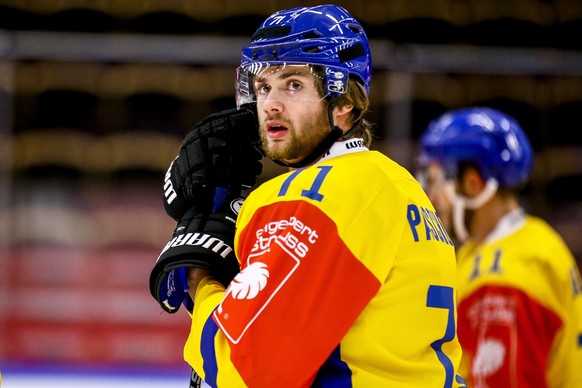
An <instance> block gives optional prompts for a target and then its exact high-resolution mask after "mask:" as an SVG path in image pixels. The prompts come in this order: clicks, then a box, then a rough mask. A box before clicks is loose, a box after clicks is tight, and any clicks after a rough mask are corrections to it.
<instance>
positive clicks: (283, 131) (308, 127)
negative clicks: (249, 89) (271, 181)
mask: <svg viewBox="0 0 582 388" xmlns="http://www.w3.org/2000/svg"><path fill="white" fill-rule="evenodd" d="M318 82H319V81H318V80H317V79H316V78H315V76H314V75H313V74H312V72H311V69H310V67H307V66H286V67H278V68H276V69H269V70H268V71H265V73H263V74H260V75H259V76H257V78H256V79H255V84H254V87H255V93H256V94H257V112H258V115H259V134H260V136H261V143H262V146H263V149H264V150H265V153H266V154H267V156H269V157H270V158H271V159H275V160H280V161H284V162H287V163H296V162H298V161H301V160H302V159H303V158H305V157H306V156H307V155H309V154H310V153H311V152H312V151H313V150H314V149H315V148H316V147H317V145H318V144H319V143H320V142H321V141H322V140H323V138H324V137H325V136H326V135H327V133H328V132H329V131H330V125H329V122H328V119H327V102H326V101H325V99H324V98H323V97H322V96H321V93H320V92H319V89H320V88H318Z"/></svg>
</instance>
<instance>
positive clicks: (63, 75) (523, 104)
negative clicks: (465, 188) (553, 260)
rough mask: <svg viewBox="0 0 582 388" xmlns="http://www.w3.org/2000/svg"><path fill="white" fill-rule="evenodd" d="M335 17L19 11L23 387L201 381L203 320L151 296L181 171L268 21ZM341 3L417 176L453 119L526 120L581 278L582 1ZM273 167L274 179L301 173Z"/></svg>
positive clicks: (96, 6) (51, 2)
mask: <svg viewBox="0 0 582 388" xmlns="http://www.w3.org/2000/svg"><path fill="white" fill-rule="evenodd" d="M319 3H321V2H313V1H289V0H262V1H254V0H246V1H238V0H100V1H95V0H0V370H1V371H2V375H3V379H4V383H5V386H6V387H8V388H11V387H12V386H14V387H16V386H17V383H16V382H17V381H23V380H18V379H23V378H28V379H29V380H27V381H26V382H24V383H22V384H28V386H32V385H33V384H32V383H31V381H33V380H34V379H35V378H38V379H42V378H43V377H42V376H44V375H46V374H47V373H53V376H52V377H51V380H52V381H53V382H54V381H56V377H55V375H54V373H57V375H58V376H63V375H64V376H68V377H69V379H70V380H71V379H72V380H71V381H76V380H75V378H77V377H78V375H79V374H81V375H89V376H93V377H92V378H94V379H95V381H96V382H98V383H101V386H108V387H113V386H114V385H113V383H111V382H110V381H109V380H106V379H104V378H103V377H99V373H105V374H106V375H107V376H109V377H111V376H118V375H119V374H122V375H123V376H124V378H126V379H127V378H128V376H129V379H128V380H126V381H125V382H124V383H123V385H122V386H124V387H129V386H130V385H129V384H130V383H129V382H128V381H131V382H133V383H135V384H137V385H139V386H141V387H142V388H145V387H149V386H150V385H147V384H146V383H145V382H143V381H139V382H138V380H139V378H138V377H137V376H142V377H143V376H145V378H146V380H148V381H149V382H150V383H152V384H157V383H156V381H158V380H156V378H158V377H159V378H160V379H167V380H164V381H165V382H164V383H161V382H160V383H159V384H157V385H152V386H164V387H170V386H174V385H171V384H172V383H171V382H170V381H175V380H177V381H179V383H177V385H175V386H184V387H186V386H187V378H188V370H187V368H185V365H184V363H183V361H182V345H183V343H184V341H185V338H186V336H187V333H188V323H189V319H188V317H187V316H186V314H185V313H182V312H180V313H178V314H176V315H172V316H170V315H168V314H162V313H161V309H160V308H159V307H158V306H157V304H156V302H155V301H154V300H153V298H152V297H151V296H150V294H149V289H148V276H149V272H150V269H151V267H152V265H153V263H154V262H155V260H156V258H157V256H158V253H159V251H160V249H161V248H162V247H163V245H165V243H166V241H167V239H168V238H169V236H170V234H171V232H172V230H173V228H174V225H175V224H174V222H173V221H172V220H171V219H169V217H167V216H166V215H165V213H164V211H163V207H162V202H161V184H162V181H163V175H164V173H165V170H166V168H167V166H168V165H169V162H170V161H171V160H172V159H173V157H174V156H175V155H176V153H177V150H178V147H179V145H180V142H181V139H182V137H183V136H184V134H185V133H186V132H187V131H188V129H189V128H190V127H191V125H193V124H194V123H195V122H196V121H198V120H200V119H202V118H203V117H205V116H206V115H208V114H210V113H212V112H215V111H217V110H220V109H225V108H230V107H233V106H234V97H233V92H234V77H235V68H236V66H237V64H238V61H239V55H240V49H241V47H242V46H243V45H245V44H247V43H248V42H249V37H250V36H251V35H252V33H253V32H254V31H255V29H256V28H257V27H258V26H259V24H260V23H261V22H262V21H263V20H264V19H265V18H266V17H267V16H268V15H270V14H271V13H272V12H274V11H276V10H278V9H283V8H291V7H294V6H299V5H316V4H319ZM336 4H339V5H343V6H345V7H346V8H347V9H348V10H349V11H350V12H351V13H352V14H353V15H354V16H355V17H356V18H357V19H358V20H359V21H360V22H361V23H362V24H363V25H364V26H365V28H366V31H367V33H368V37H369V38H370V40H371V46H372V56H373V67H374V69H373V78H372V79H373V81H372V89H371V100H372V109H371V114H370V116H369V118H370V120H371V121H372V122H373V123H375V124H376V129H375V130H376V135H377V140H376V142H375V145H374V148H376V149H379V150H381V151H383V152H385V153H387V154H388V155H389V156H391V157H392V158H393V159H395V160H396V161H398V162H400V163H401V164H403V165H405V166H406V167H408V168H409V169H411V170H414V169H415V154H416V150H417V140H418V138H419V136H420V134H421V133H422V131H423V130H424V128H425V127H426V125H427V124H428V122H429V121H430V120H432V119H434V118H436V117H437V116H438V115H440V114H441V113H443V112H444V111H446V110H448V109H451V108H455V107H461V106H467V105H485V106H491V107H494V108H498V109H501V110H503V111H505V112H507V113H509V114H511V115H513V116H514V117H515V118H516V119H517V120H518V121H519V122H520V123H521V124H522V126H523V128H524V129H525V131H526V132H527V134H528V135H529V137H530V139H531V141H532V144H533V146H534V149H535V153H536V160H535V168H534V174H533V177H532V180H531V182H530V184H529V185H528V187H527V188H526V190H525V191H524V193H523V200H524V202H523V203H524V205H525V207H526V208H527V210H528V211H530V212H532V213H533V214H536V215H539V216H541V217H543V218H545V219H546V220H548V221H549V222H550V223H551V224H552V225H553V226H554V227H555V228H556V229H557V230H558V231H559V232H560V233H561V234H562V236H563V237H564V239H565V240H566V242H567V243H568V245H569V246H570V248H571V249H572V251H573V252H574V254H575V256H576V258H577V260H578V262H579V263H581V262H582V238H580V237H581V236H580V230H581V229H580V221H581V220H582V189H581V186H582V121H581V120H580V115H581V112H582V38H581V37H582V0H416V1H409V0H366V1H361V0H352V1H336ZM264 163H265V171H264V174H263V176H262V177H261V178H260V181H263V180H265V179H267V178H269V177H270V176H273V175H274V174H278V173H280V172H281V171H283V170H282V169H281V168H280V167H277V166H276V165H274V164H273V163H272V162H270V161H269V160H265V161H264ZM55 371H56V372H55ZM154 375H155V376H157V377H155V378H154V377H152V376H154ZM39 376H41V377H39ZM76 376H77V377H76ZM95 376H97V377H95ZM30 379H33V380H30ZM172 379H174V380H172ZM106 381H108V382H106ZM160 381H161V380H160ZM184 381H186V382H184ZM11 382H12V384H11ZM37 383H38V381H37V380H34V384H37ZM75 384H76V383H73V385H75ZM39 385H40V384H39ZM80 385H81V384H77V386H80ZM137 385H136V386H137ZM18 386H20V385H18ZM21 386H27V385H21ZM42 386H45V387H48V386H49V385H47V381H44V382H43V384H42ZM50 386H52V385H50ZM54 386H65V385H64V383H62V384H60V385H58V384H57V385H54ZM71 386H72V385H71ZM83 386H89V385H88V384H87V383H86V382H85V383H83Z"/></svg>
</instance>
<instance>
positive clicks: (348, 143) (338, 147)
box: [318, 137, 368, 163]
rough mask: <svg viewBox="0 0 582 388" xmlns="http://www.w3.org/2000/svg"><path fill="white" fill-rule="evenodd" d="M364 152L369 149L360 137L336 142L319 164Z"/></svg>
mask: <svg viewBox="0 0 582 388" xmlns="http://www.w3.org/2000/svg"><path fill="white" fill-rule="evenodd" d="M362 151H368V147H366V146H365V145H364V140H363V139H360V138H358V137H355V138H352V139H348V140H342V141H336V142H335V143H333V145H332V146H331V148H330V149H329V150H328V151H327V152H326V153H325V154H324V155H323V156H322V157H321V159H319V162H322V161H324V160H328V159H331V158H335V157H336V156H340V155H345V154H351V153H354V152H362ZM319 162H318V163H319Z"/></svg>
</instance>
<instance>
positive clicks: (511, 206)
mask: <svg viewBox="0 0 582 388" xmlns="http://www.w3.org/2000/svg"><path fill="white" fill-rule="evenodd" d="M517 208H519V203H518V202H517V200H516V198H514V197H507V196H501V195H499V194H497V195H495V196H494V197H493V198H491V200H490V201H488V202H487V203H485V204H484V205H483V206H481V207H480V208H479V209H477V210H476V211H475V213H474V214H473V217H472V219H471V221H470V225H469V231H470V233H469V234H470V235H471V240H472V241H473V242H474V243H476V244H480V243H482V242H483V241H484V240H485V239H486V238H487V236H489V234H491V232H492V231H493V230H494V229H495V227H496V226H497V224H498V223H499V221H500V220H501V219H502V218H503V217H504V216H506V215H507V214H509V213H511V212H512V211H514V210H515V209H517Z"/></svg>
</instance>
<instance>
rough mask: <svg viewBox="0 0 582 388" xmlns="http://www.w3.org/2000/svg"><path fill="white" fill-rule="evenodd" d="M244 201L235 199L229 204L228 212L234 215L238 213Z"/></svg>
mask: <svg viewBox="0 0 582 388" xmlns="http://www.w3.org/2000/svg"><path fill="white" fill-rule="evenodd" d="M243 202H244V199H242V198H237V199H235V200H233V201H232V202H231V203H230V210H232V212H233V213H234V214H236V215H238V213H239V212H240V208H241V207H242V205H243Z"/></svg>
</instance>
